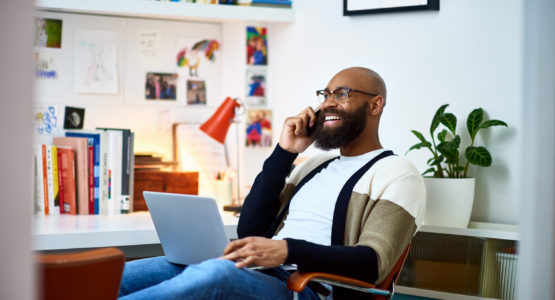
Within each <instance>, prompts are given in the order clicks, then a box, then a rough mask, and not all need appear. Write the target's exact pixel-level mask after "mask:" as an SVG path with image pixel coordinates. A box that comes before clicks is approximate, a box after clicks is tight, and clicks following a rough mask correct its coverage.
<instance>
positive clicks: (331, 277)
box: [287, 271, 376, 293]
mask: <svg viewBox="0 0 555 300" xmlns="http://www.w3.org/2000/svg"><path fill="white" fill-rule="evenodd" d="M313 279H323V280H324V281H325V282H328V283H331V284H333V283H332V282H337V283H340V284H347V285H351V286H357V287H360V288H364V289H374V288H376V286H375V285H373V284H371V283H368V282H364V281H362V280H358V279H354V278H350V277H346V276H341V275H335V274H330V273H322V272H309V273H300V272H299V271H297V272H295V273H293V274H292V275H291V277H289V280H287V288H288V289H290V290H292V291H295V292H298V293H300V292H302V291H303V290H304V288H305V287H306V285H307V284H308V282H309V281H311V280H313Z"/></svg>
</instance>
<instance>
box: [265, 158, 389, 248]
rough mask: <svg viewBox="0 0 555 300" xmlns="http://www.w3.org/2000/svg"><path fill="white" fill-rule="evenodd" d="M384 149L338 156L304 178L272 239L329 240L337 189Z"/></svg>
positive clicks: (326, 241) (317, 242)
mask: <svg viewBox="0 0 555 300" xmlns="http://www.w3.org/2000/svg"><path fill="white" fill-rule="evenodd" d="M383 151H385V150H384V149H378V150H374V151H371V152H368V153H365V154H362V155H359V156H340V157H339V159H336V160H334V161H332V162H331V163H330V164H329V165H328V166H327V167H326V168H325V169H323V170H322V171H320V173H318V174H316V175H315V176H314V177H312V179H311V180H309V181H308V182H306V183H305V184H304V185H303V186H302V187H301V189H300V190H299V191H298V192H297V193H296V194H295V196H293V199H291V203H290V205H289V213H288V214H287V217H286V219H285V222H284V226H283V228H282V229H281V230H280V231H279V232H278V234H277V235H276V236H274V237H273V239H278V240H282V239H284V238H294V239H301V240H305V241H309V242H312V243H316V244H320V245H330V244H331V227H332V221H333V212H334V210H335V202H336V201H337V197H338V196H339V192H340V191H341V189H342V188H343V186H344V185H345V183H346V182H347V180H349V178H351V176H352V175H353V174H354V173H355V172H356V171H358V170H359V169H360V168H361V167H362V166H364V165H365V164H366V163H367V162H369V161H370V160H371V159H373V158H374V157H376V156H378V155H379V154H380V153H382V152H383Z"/></svg>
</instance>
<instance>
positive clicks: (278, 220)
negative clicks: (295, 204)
mask: <svg viewBox="0 0 555 300" xmlns="http://www.w3.org/2000/svg"><path fill="white" fill-rule="evenodd" d="M338 158H339V156H336V157H334V158H331V159H328V160H327V161H325V162H324V163H322V164H321V165H319V166H318V167H316V168H315V169H314V170H312V171H311V172H310V173H308V175H306V176H305V177H304V178H303V179H302V180H301V182H299V184H297V186H296V187H295V190H294V191H293V194H292V195H291V197H290V198H289V200H288V201H287V204H285V206H284V207H283V209H282V210H281V211H280V212H279V214H278V217H277V218H276V219H275V221H274V223H273V224H272V226H270V228H268V231H266V234H265V235H264V236H265V237H267V238H271V237H272V236H274V234H275V233H276V230H277V228H278V227H279V224H281V222H282V220H283V218H284V217H285V214H286V213H287V211H288V210H289V204H290V203H291V200H292V199H293V196H295V194H296V193H297V192H298V191H299V190H300V189H301V187H302V186H303V185H304V184H305V183H306V182H308V181H309V180H310V179H312V177H314V175H316V174H318V173H320V171H322V170H323V169H325V168H326V167H327V166H328V165H329V164H330V163H331V162H332V161H334V160H336V159H338Z"/></svg>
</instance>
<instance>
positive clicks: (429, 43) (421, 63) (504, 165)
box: [247, 0, 523, 224]
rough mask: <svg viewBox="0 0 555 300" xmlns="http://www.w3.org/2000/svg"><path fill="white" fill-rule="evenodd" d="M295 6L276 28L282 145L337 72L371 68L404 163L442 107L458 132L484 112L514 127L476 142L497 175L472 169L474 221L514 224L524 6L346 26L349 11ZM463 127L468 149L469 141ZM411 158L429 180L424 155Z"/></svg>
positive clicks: (462, 5) (386, 140)
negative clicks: (382, 88)
mask: <svg viewBox="0 0 555 300" xmlns="http://www.w3.org/2000/svg"><path fill="white" fill-rule="evenodd" d="M294 5H295V14H296V16H295V18H296V19H295V22H294V23H293V24H285V25H271V26H269V41H268V43H269V64H270V67H269V74H268V78H269V79H268V81H269V87H268V91H269V97H270V98H271V99H273V103H274V105H273V106H274V122H275V127H276V129H275V132H276V135H275V137H274V139H275V141H277V140H278V132H279V131H280V129H281V127H282V121H283V119H284V118H285V117H286V116H288V115H292V114H296V113H297V112H299V111H300V110H302V109H303V108H305V107H306V106H308V105H313V106H316V105H317V101H316V98H315V93H314V91H315V90H317V89H321V88H323V87H325V86H326V84H327V83H328V81H329V79H330V78H331V77H332V76H333V75H334V74H335V73H336V72H337V71H339V70H341V69H342V68H345V67H349V66H364V67H370V68H372V69H374V70H376V71H377V72H379V73H380V74H381V75H382V76H383V78H384V79H385V81H386V84H387V86H388V99H387V106H386V108H385V113H384V115H383V117H382V125H381V128H380V136H381V140H382V144H383V145H384V147H387V148H390V149H393V150H394V151H395V152H396V153H398V154H400V155H403V154H404V153H405V151H406V150H407V149H408V148H409V147H410V146H411V145H413V144H415V143H416V142H417V140H416V138H415V137H414V136H412V134H411V133H410V130H411V129H416V130H419V131H421V132H423V133H424V132H428V131H429V126H430V122H431V118H432V117H433V114H434V113H435V110H436V109H437V108H438V107H439V106H440V105H441V104H444V103H449V104H450V107H449V110H450V111H451V112H453V113H455V115H456V116H457V117H458V119H459V124H461V125H464V124H466V117H467V115H468V113H470V111H471V110H472V109H474V108H476V107H479V106H480V107H482V108H484V109H485V111H486V112H487V114H488V115H489V116H490V117H491V118H498V119H501V120H504V121H506V122H507V123H508V124H509V126H510V127H509V128H508V129H505V128H501V127H494V128H491V129H490V130H489V131H488V132H484V133H483V134H480V138H479V140H477V142H478V143H480V144H483V145H485V146H486V147H487V148H488V149H489V150H490V151H491V152H492V155H493V158H494V160H493V165H492V166H491V167H490V168H487V169H486V168H483V169H479V168H474V169H472V174H471V175H473V176H476V177H477V178H478V180H477V192H476V199H475V202H474V203H475V204H474V210H473V215H472V220H474V221H487V222H496V223H509V224H516V223H517V205H518V195H519V188H520V186H521V184H520V182H521V176H520V170H521V166H520V159H521V156H522V155H521V144H522V127H523V122H522V116H521V111H520V110H521V103H522V101H523V100H521V99H522V83H521V73H522V60H523V59H522V23H523V15H522V2H521V1H520V0H511V1H502V0H496V1H492V0H490V1H480V0H473V1H469V0H448V1H441V10H440V11H439V12H436V11H434V12H407V13H397V14H380V15H366V16H358V17H343V16H342V1H317V0H312V1H307V0H305V1H295V2H294ZM461 125H459V126H458V127H459V131H460V132H461V135H462V136H463V141H464V137H465V136H467V135H468V134H467V133H466V132H462V129H463V128H462V126H461ZM310 153H312V151H311V152H310ZM264 154H266V153H264ZM260 156H263V155H260ZM251 157H252V156H251ZM409 158H410V159H411V160H412V161H413V162H414V163H415V164H416V165H417V167H418V168H419V169H420V170H425V161H426V159H427V158H428V155H427V153H425V151H424V150H420V151H417V152H411V153H410V154H409ZM257 159H258V158H257ZM256 164H259V162H258V161H256V162H253V164H252V165H256ZM250 168H251V167H250V166H248V167H247V169H250ZM248 175H249V176H252V174H248Z"/></svg>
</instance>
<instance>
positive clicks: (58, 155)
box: [54, 146, 64, 214]
mask: <svg viewBox="0 0 555 300" xmlns="http://www.w3.org/2000/svg"><path fill="white" fill-rule="evenodd" d="M56 149H57V153H56V158H57V161H58V167H57V171H58V172H57V173H55V174H54V175H55V176H56V175H57V176H58V203H59V205H58V206H59V207H60V214H63V213H64V186H63V177H62V166H61V162H60V160H61V159H62V158H61V153H60V147H58V146H56Z"/></svg>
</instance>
